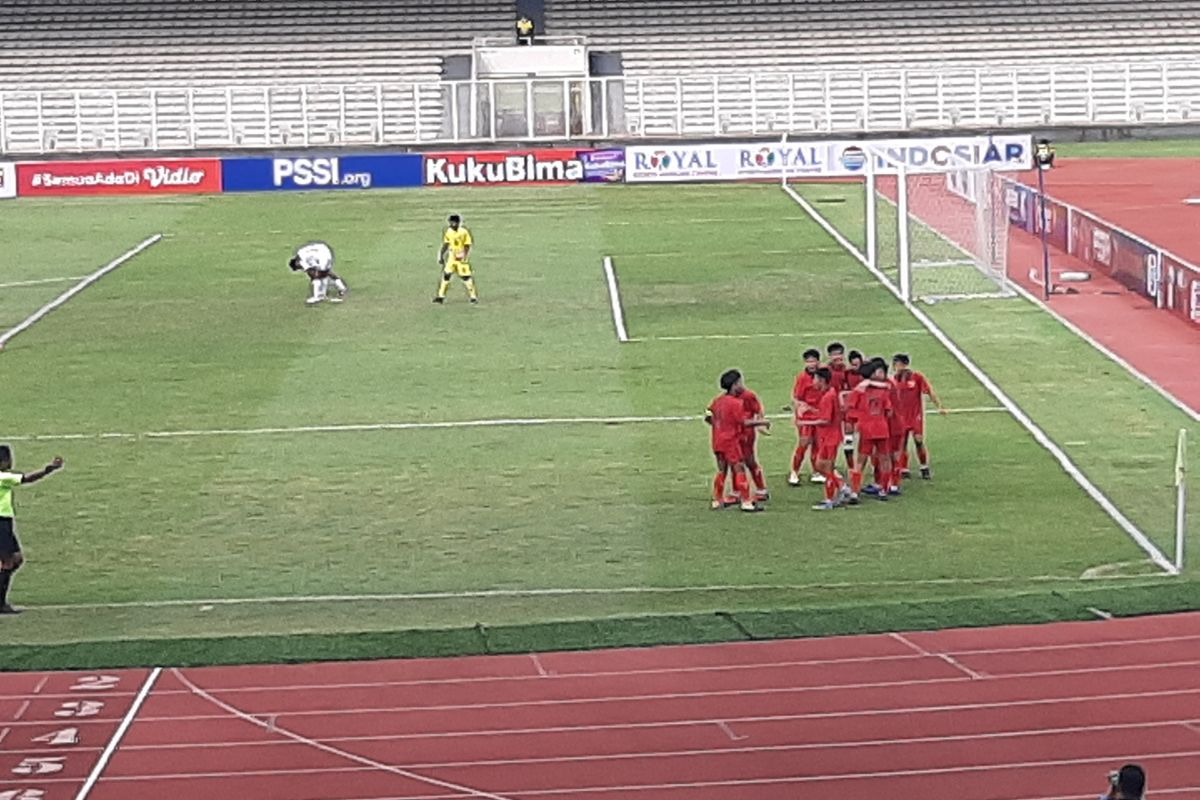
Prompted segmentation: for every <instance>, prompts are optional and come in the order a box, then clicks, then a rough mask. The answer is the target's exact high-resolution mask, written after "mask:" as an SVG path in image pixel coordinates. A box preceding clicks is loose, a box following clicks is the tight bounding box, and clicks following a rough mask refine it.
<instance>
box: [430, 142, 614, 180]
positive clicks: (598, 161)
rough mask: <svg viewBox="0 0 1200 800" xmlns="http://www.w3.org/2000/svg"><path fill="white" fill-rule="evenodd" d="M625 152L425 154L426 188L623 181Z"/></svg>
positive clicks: (561, 150)
mask: <svg viewBox="0 0 1200 800" xmlns="http://www.w3.org/2000/svg"><path fill="white" fill-rule="evenodd" d="M624 155H625V154H624V151H622V150H579V149H574V148H543V149H533V150H479V151H469V152H457V153H426V154H425V185H426V186H520V185H530V184H541V185H552V184H569V183H592V182H597V183H599V182H614V181H620V180H621V179H622V178H623V177H624V174H625V160H624Z"/></svg>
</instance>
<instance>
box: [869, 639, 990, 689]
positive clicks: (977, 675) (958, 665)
mask: <svg viewBox="0 0 1200 800" xmlns="http://www.w3.org/2000/svg"><path fill="white" fill-rule="evenodd" d="M888 636H890V637H892V638H893V639H895V640H896V641H897V642H900V643H901V644H903V645H904V646H905V647H908V648H911V649H912V650H915V651H916V652H918V653H920V654H921V655H923V656H926V657H928V658H936V659H940V660H942V661H944V662H946V663H947V664H949V665H950V666H952V667H954V668H955V669H956V670H958V671H959V672H962V673H963V674H965V675H966V676H967V677H969V678H971V679H972V680H977V681H978V680H983V679H984V678H986V677H987V676H986V675H984V674H983V673H982V672H976V671H975V670H973V669H971V668H970V667H968V666H966V665H965V664H963V663H962V662H961V661H959V660H958V659H956V658H954V657H953V656H950V655H947V654H945V653H934V652H931V651H929V650H926V649H925V648H924V647H921V645H919V644H917V643H916V642H914V641H913V640H912V639H909V638H908V637H906V636H905V635H904V634H901V633H889V634H888Z"/></svg>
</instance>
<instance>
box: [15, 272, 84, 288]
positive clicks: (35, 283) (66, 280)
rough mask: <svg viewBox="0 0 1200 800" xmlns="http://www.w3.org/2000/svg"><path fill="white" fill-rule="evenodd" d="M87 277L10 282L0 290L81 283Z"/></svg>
mask: <svg viewBox="0 0 1200 800" xmlns="http://www.w3.org/2000/svg"><path fill="white" fill-rule="evenodd" d="M85 277H86V276H84V275H75V276H73V277H70V278H40V279H38V280H34V281H9V282H8V283H0V289H15V288H17V287H20V286H42V285H44V284H47V283H70V282H71V281H81V280H83V279H84V278H85Z"/></svg>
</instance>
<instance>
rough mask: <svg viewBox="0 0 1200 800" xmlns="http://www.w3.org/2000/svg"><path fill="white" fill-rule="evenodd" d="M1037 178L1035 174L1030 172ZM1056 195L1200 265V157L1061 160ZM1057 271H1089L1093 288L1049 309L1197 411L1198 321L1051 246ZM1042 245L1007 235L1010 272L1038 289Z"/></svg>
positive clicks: (1059, 299) (1052, 177) (1051, 182)
mask: <svg viewBox="0 0 1200 800" xmlns="http://www.w3.org/2000/svg"><path fill="white" fill-rule="evenodd" d="M1025 180H1026V181H1027V182H1028V183H1031V184H1033V183H1036V177H1035V176H1028V175H1027V176H1025ZM1046 192H1047V194H1049V195H1050V196H1051V197H1054V198H1056V199H1058V200H1062V201H1064V202H1067V203H1070V204H1071V205H1074V206H1076V207H1078V208H1082V209H1084V210H1085V211H1089V212H1091V213H1093V214H1095V215H1096V216H1098V217H1100V218H1101V219H1103V220H1105V221H1106V222H1109V223H1111V224H1113V225H1116V226H1117V227H1120V228H1124V229H1125V230H1127V231H1131V232H1132V233H1135V234H1137V235H1138V236H1141V237H1142V238H1143V239H1146V240H1147V241H1150V242H1152V243H1154V244H1156V245H1158V246H1159V247H1163V248H1166V249H1167V250H1170V251H1172V252H1174V253H1175V254H1177V255H1179V256H1181V257H1182V258H1185V259H1188V260H1190V261H1191V262H1192V263H1200V238H1197V236H1196V231H1197V230H1200V206H1196V205H1187V204H1185V203H1184V200H1187V199H1189V198H1196V197H1200V160H1197V159H1173V158H1133V159H1101V158H1095V159H1092V158H1081V159H1064V160H1062V161H1061V162H1060V165H1059V166H1058V167H1056V168H1055V169H1054V170H1052V171H1051V172H1050V173H1049V174H1048V175H1047V176H1046ZM1051 252H1052V255H1051V263H1052V269H1053V271H1054V272H1055V273H1059V272H1062V271H1066V270H1078V269H1083V270H1087V271H1090V272H1092V280H1091V281H1090V283H1091V286H1090V289H1089V290H1087V291H1084V292H1082V293H1080V294H1076V295H1055V296H1054V297H1052V298H1051V300H1050V306H1051V308H1053V309H1054V310H1055V311H1056V312H1058V313H1059V314H1061V315H1062V316H1063V317H1065V318H1066V319H1068V320H1070V321H1071V322H1072V323H1074V324H1075V325H1077V326H1078V327H1079V328H1080V329H1082V330H1083V331H1084V332H1086V333H1087V334H1088V335H1089V336H1091V337H1092V338H1094V339H1096V340H1097V341H1099V342H1100V343H1101V344H1103V345H1104V346H1105V347H1107V348H1108V349H1109V350H1111V351H1113V352H1114V353H1116V354H1117V355H1118V356H1120V357H1121V358H1123V359H1125V360H1126V361H1127V362H1129V363H1130V364H1132V365H1133V366H1134V367H1136V368H1137V369H1138V370H1139V371H1140V372H1142V373H1143V374H1144V375H1146V376H1147V377H1149V378H1150V379H1151V380H1153V381H1154V382H1155V383H1157V384H1159V385H1160V386H1162V387H1163V388H1165V389H1166V390H1167V391H1168V392H1170V393H1171V394H1172V395H1174V396H1175V397H1177V398H1178V399H1179V400H1180V401H1182V402H1183V403H1184V404H1185V405H1187V406H1189V407H1190V408H1192V409H1193V410H1196V411H1200V371H1197V370H1196V369H1195V366H1194V361H1195V358H1194V355H1193V354H1194V353H1195V352H1197V350H1200V326H1196V325H1191V324H1189V323H1187V322H1185V321H1184V320H1182V319H1180V318H1178V317H1176V316H1175V315H1174V314H1171V313H1169V312H1166V311H1162V310H1160V309H1157V308H1155V306H1154V303H1153V302H1151V301H1150V300H1147V299H1146V298H1144V297H1142V296H1141V295H1139V294H1137V293H1135V292H1130V291H1128V290H1127V289H1126V288H1125V287H1124V286H1122V285H1121V284H1120V283H1119V282H1117V281H1116V280H1114V279H1112V278H1110V277H1108V276H1106V275H1104V274H1103V273H1100V272H1098V271H1096V270H1091V269H1089V268H1088V267H1087V265H1085V264H1083V263H1082V262H1081V261H1079V260H1078V259H1075V258H1073V257H1071V256H1068V255H1065V254H1063V253H1061V252H1058V251H1051ZM1041 263H1042V250H1041V244H1040V242H1038V240H1037V239H1036V238H1035V237H1033V236H1031V235H1029V234H1026V233H1023V232H1020V231H1015V229H1014V233H1013V236H1012V238H1011V239H1010V252H1009V266H1010V274H1011V275H1012V277H1013V278H1014V279H1015V280H1017V281H1018V282H1019V283H1021V284H1022V285H1023V286H1025V288H1026V289H1028V290H1030V291H1031V292H1033V293H1034V294H1036V295H1038V296H1040V295H1041V289H1040V287H1038V286H1035V285H1034V284H1032V283H1031V282H1030V281H1029V278H1028V271H1029V269H1030V268H1036V269H1038V270H1039V272H1040V268H1041Z"/></svg>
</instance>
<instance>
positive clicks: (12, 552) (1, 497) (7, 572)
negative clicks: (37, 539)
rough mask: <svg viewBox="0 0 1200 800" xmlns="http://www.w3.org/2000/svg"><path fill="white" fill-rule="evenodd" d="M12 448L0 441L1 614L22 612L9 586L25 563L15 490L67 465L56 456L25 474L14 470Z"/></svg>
mask: <svg viewBox="0 0 1200 800" xmlns="http://www.w3.org/2000/svg"><path fill="white" fill-rule="evenodd" d="M12 466H13V456H12V448H11V447H9V446H8V445H6V444H0V614H19V613H21V612H19V611H17V609H15V608H13V607H12V606H11V605H9V603H8V587H9V585H11V584H12V576H13V573H14V572H16V571H17V570H19V569H20V568H21V565H22V564H24V563H25V557H24V556H22V555H21V543H20V542H18V541H17V531H16V525H15V524H14V522H13V499H12V494H13V489H15V488H16V487H18V486H22V485H24V484H26V483H36V482H37V481H40V480H41V479H42V478H44V477H46V476H47V475H49V474H51V473H53V472H57V471H58V470H60V469H62V467H63V460H62V459H61V458H55V459H54V460H53V461H51V462H50V463H49V464H47V465H46V466H45V467H43V468H42V469H39V470H38V471H37V472H29V473H25V474H22V473H20V472H13V471H12Z"/></svg>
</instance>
